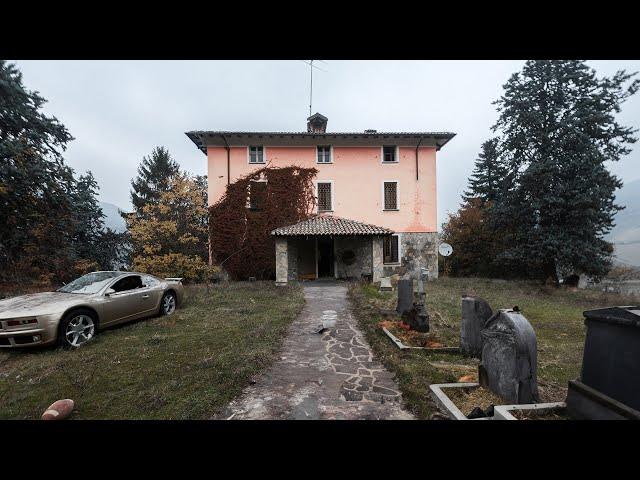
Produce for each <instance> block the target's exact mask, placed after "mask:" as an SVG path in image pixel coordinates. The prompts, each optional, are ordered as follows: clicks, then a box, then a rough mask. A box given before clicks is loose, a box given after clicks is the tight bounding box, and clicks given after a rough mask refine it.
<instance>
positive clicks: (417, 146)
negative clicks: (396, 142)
mask: <svg viewBox="0 0 640 480" xmlns="http://www.w3.org/2000/svg"><path fill="white" fill-rule="evenodd" d="M423 138H424V137H420V141H419V142H418V145H416V181H417V180H419V176H418V149H419V148H420V144H421V143H422V139H423Z"/></svg>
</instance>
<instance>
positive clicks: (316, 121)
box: [307, 113, 329, 133]
mask: <svg viewBox="0 0 640 480" xmlns="http://www.w3.org/2000/svg"><path fill="white" fill-rule="evenodd" d="M328 121H329V119H328V118H327V117H325V116H324V115H320V114H319V113H314V114H313V115H311V116H310V117H309V118H307V132H308V133H327V122H328Z"/></svg>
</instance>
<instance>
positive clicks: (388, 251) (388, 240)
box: [382, 235, 400, 263]
mask: <svg viewBox="0 0 640 480" xmlns="http://www.w3.org/2000/svg"><path fill="white" fill-rule="evenodd" d="M382 255H383V261H384V263H400V243H399V237H398V235H389V236H387V237H384V241H383V244H382Z"/></svg>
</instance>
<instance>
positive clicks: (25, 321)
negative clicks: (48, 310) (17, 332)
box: [7, 318, 38, 327]
mask: <svg viewBox="0 0 640 480" xmlns="http://www.w3.org/2000/svg"><path fill="white" fill-rule="evenodd" d="M34 323H38V319H37V318H15V319H13V320H7V327H18V326H21V325H27V326H28V325H33V324H34Z"/></svg>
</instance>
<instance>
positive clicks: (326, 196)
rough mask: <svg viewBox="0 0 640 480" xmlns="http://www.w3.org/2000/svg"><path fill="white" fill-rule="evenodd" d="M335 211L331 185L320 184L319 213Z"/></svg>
mask: <svg viewBox="0 0 640 480" xmlns="http://www.w3.org/2000/svg"><path fill="white" fill-rule="evenodd" d="M332 210H333V205H332V204H331V184H330V183H321V182H318V211H319V212H330V211H332Z"/></svg>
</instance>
